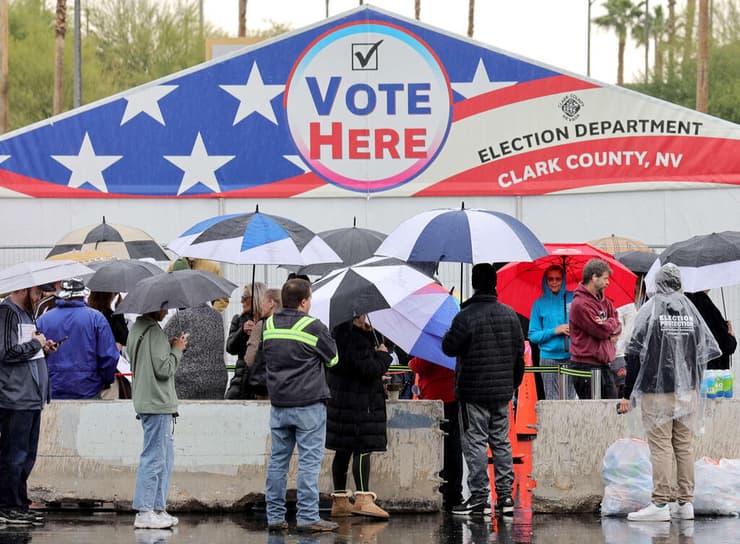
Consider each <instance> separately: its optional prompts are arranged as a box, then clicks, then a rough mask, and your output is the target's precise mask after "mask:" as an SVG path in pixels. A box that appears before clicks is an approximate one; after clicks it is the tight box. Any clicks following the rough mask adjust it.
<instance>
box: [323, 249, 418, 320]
mask: <svg viewBox="0 0 740 544" xmlns="http://www.w3.org/2000/svg"><path fill="white" fill-rule="evenodd" d="M432 282H433V280H432V278H430V277H429V276H427V275H425V274H422V273H421V272H419V271H418V270H416V269H415V268H413V267H411V266H408V265H407V264H406V263H404V262H402V261H399V260H398V259H389V258H385V257H371V258H370V259H367V260H365V261H362V262H360V263H357V264H355V265H353V266H349V267H347V268H340V269H338V270H334V271H332V272H330V273H329V274H328V275H327V276H325V277H324V278H322V279H320V280H319V281H317V282H316V283H314V284H313V286H312V291H313V296H312V297H311V315H313V316H314V317H318V318H319V319H320V320H321V321H323V322H324V323H325V324H326V325H327V326H328V327H329V328H330V329H333V328H334V327H336V326H337V325H339V324H340V323H343V322H345V321H349V320H350V319H352V318H354V317H357V316H358V315H361V314H367V313H370V312H374V311H376V310H382V309H385V308H391V307H392V306H393V305H395V304H397V303H399V302H400V301H402V300H403V299H404V298H406V297H407V296H409V295H410V294H412V293H413V292H415V291H417V290H418V289H420V288H422V287H425V286H427V285H429V284H430V283H432Z"/></svg>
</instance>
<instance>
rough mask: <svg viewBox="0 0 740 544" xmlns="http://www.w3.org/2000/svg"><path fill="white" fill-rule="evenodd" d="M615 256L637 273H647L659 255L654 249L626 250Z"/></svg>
mask: <svg viewBox="0 0 740 544" xmlns="http://www.w3.org/2000/svg"><path fill="white" fill-rule="evenodd" d="M614 258H615V259H617V260H618V261H619V262H620V263H622V264H623V265H624V266H626V267H627V268H629V269H630V270H631V271H632V272H634V273H635V274H647V271H648V270H650V267H651V266H652V265H653V263H654V262H655V259H657V258H658V255H657V254H656V253H653V252H652V251H624V252H622V253H615V254H614Z"/></svg>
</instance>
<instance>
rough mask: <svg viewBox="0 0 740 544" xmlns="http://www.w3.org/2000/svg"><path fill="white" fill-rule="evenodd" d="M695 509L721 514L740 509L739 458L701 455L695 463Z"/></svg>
mask: <svg viewBox="0 0 740 544" xmlns="http://www.w3.org/2000/svg"><path fill="white" fill-rule="evenodd" d="M694 477H695V481H696V485H695V488H694V512H695V513H697V514H714V515H721V516H731V515H738V514H739V513H740V459H721V460H720V461H716V460H714V459H710V458H709V457H702V458H701V459H699V460H698V461H697V462H696V463H695V464H694Z"/></svg>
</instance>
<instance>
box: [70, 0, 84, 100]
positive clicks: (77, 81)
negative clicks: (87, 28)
mask: <svg viewBox="0 0 740 544" xmlns="http://www.w3.org/2000/svg"><path fill="white" fill-rule="evenodd" d="M80 3H81V0H75V69H74V81H73V83H72V107H74V108H79V107H80V105H82V17H81V11H82V8H81V7H80Z"/></svg>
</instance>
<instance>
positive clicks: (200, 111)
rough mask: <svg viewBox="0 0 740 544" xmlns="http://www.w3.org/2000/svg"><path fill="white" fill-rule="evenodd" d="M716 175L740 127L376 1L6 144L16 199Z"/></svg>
mask: <svg viewBox="0 0 740 544" xmlns="http://www.w3.org/2000/svg"><path fill="white" fill-rule="evenodd" d="M697 184H699V185H697ZM706 184H712V185H716V184H725V185H740V126H738V125H736V124H733V123H729V122H726V121H723V120H721V119H717V118H714V117H710V116H707V115H703V114H700V113H697V112H695V111H693V110H689V109H685V108H682V107H679V106H675V105H672V104H669V103H667V102H662V101H660V100H656V99H653V98H650V97H647V96H644V95H640V94H637V93H634V92H630V91H627V90H625V89H622V88H619V87H614V86H611V85H602V84H599V83H597V82H594V81H591V80H587V79H584V78H580V77H576V76H573V75H569V74H566V73H563V72H560V71H558V70H557V69H555V68H551V67H547V66H544V65H540V64H538V63H536V62H534V61H530V60H524V59H521V58H518V57H516V56H514V55H512V54H509V53H506V52H503V51H500V50H496V49H494V48H491V47H488V46H485V45H483V44H480V43H477V42H474V41H472V40H468V39H465V38H462V37H458V36H453V35H451V34H449V33H446V32H441V31H438V30H435V29H433V28H431V27H429V26H427V25H424V24H421V23H419V22H418V21H411V20H408V19H404V18H401V17H397V16H395V15H392V14H390V13H388V12H385V11H381V10H378V9H376V8H371V7H367V6H365V7H361V8H358V9H356V10H354V11H351V12H348V13H347V14H345V15H343V16H339V17H336V18H333V19H329V20H326V21H325V22H322V23H320V24H317V25H315V26H313V27H310V28H308V29H304V30H301V31H297V32H293V33H290V34H286V35H285V36H281V37H278V38H276V39H273V40H271V41H267V42H263V43H261V44H259V45H256V46H253V47H250V48H247V49H245V50H243V52H241V53H239V54H235V55H233V56H230V57H228V58H220V59H216V60H214V61H211V62H208V63H206V64H203V65H200V66H196V67H194V68H192V69H189V70H186V71H183V72H180V73H178V74H174V75H172V76H169V77H166V78H163V79H161V80H158V81H156V82H153V83H151V84H146V85H143V86H141V87H137V88H134V89H131V90H129V91H126V92H124V93H121V94H119V95H116V96H113V97H110V98H107V99H104V100H101V101H98V102H96V103H93V104H90V105H88V106H85V107H83V108H79V109H77V110H74V111H71V112H68V113H66V114H62V115H59V116H57V117H54V118H51V119H48V120H46V121H43V122H40V123H37V124H35V125H32V126H29V127H26V128H23V129H19V130H16V131H14V132H12V133H9V134H7V135H5V136H3V137H1V138H0V194H1V195H2V196H31V197H46V198H49V197H51V198H55V197H56V198H85V197H90V198H101V197H104V198H128V197H131V198H136V197H154V198H160V197H180V198H221V197H226V198H285V197H342V196H346V197H351V196H357V195H358V193H361V194H369V193H372V194H373V195H374V196H466V195H480V196H493V195H502V196H514V195H540V194H548V193H557V192H562V191H573V190H576V191H581V192H590V191H599V190H604V189H605V188H606V189H608V190H638V189H639V190H644V189H661V188H673V187H681V186H683V187H696V186H708V185H706Z"/></svg>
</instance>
